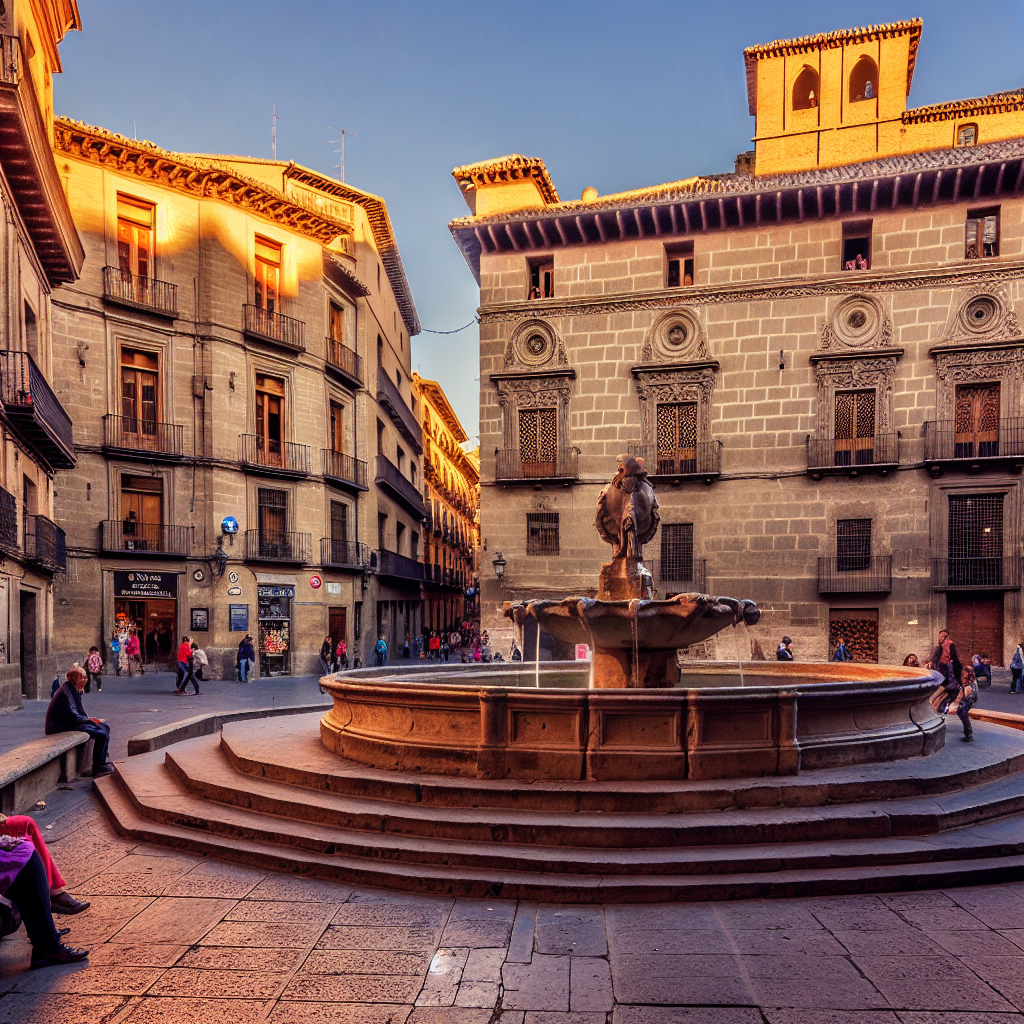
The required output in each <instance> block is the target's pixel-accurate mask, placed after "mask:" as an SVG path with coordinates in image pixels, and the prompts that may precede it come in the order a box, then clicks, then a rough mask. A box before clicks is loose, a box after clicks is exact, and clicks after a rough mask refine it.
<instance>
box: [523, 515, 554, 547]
mask: <svg viewBox="0 0 1024 1024" xmlns="http://www.w3.org/2000/svg"><path fill="white" fill-rule="evenodd" d="M526 553H527V554H528V555H557V554H558V513H557V512H527V513H526Z"/></svg>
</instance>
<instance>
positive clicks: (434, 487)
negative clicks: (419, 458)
mask: <svg viewBox="0 0 1024 1024" xmlns="http://www.w3.org/2000/svg"><path fill="white" fill-rule="evenodd" d="M412 380H413V391H414V392H415V394H416V395H417V396H418V397H419V406H420V414H421V417H422V421H423V500H424V502H425V504H426V508H427V522H426V542H425V544H424V548H423V564H424V578H425V581H426V607H425V609H424V624H425V626H426V628H427V629H436V630H438V631H441V630H446V631H447V630H452V629H455V628H457V627H458V626H459V625H460V624H461V623H462V622H463V621H465V619H466V618H467V617H469V616H471V615H472V614H473V612H474V611H475V608H476V604H475V600H474V598H475V596H476V579H475V572H476V564H477V547H478V531H479V521H480V517H479V513H480V460H479V453H478V452H477V453H476V457H475V458H474V452H472V451H471V452H467V451H466V450H465V448H464V447H463V446H464V445H465V444H466V442H467V441H468V440H469V438H468V437H467V435H466V432H465V430H463V428H462V424H461V423H460V422H459V418H458V416H456V415H455V411H454V410H453V409H452V407H451V405H450V404H449V402H448V399H447V397H446V396H445V393H444V390H443V389H442V388H441V385H440V384H438V383H437V381H433V380H424V379H423V378H422V377H421V376H420V375H419V374H418V373H413V375H412Z"/></svg>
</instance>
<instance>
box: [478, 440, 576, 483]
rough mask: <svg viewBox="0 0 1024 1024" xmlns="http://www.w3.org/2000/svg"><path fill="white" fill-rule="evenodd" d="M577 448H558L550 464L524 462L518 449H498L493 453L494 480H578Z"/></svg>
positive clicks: (512, 481)
mask: <svg viewBox="0 0 1024 1024" xmlns="http://www.w3.org/2000/svg"><path fill="white" fill-rule="evenodd" d="M579 476H580V450H579V448H559V449H558V451H557V452H556V453H555V458H554V459H553V460H551V461H550V462H536V461H524V460H523V458H522V456H521V455H520V454H519V449H518V448H499V449H495V452H494V479H495V481H497V482H498V483H541V482H543V481H546V480H547V481H555V480H561V481H569V480H578V479H579Z"/></svg>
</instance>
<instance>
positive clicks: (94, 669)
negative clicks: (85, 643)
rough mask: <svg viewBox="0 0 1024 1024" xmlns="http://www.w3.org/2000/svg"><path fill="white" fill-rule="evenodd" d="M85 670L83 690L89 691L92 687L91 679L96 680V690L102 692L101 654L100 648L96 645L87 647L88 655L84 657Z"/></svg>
mask: <svg viewBox="0 0 1024 1024" xmlns="http://www.w3.org/2000/svg"><path fill="white" fill-rule="evenodd" d="M85 671H86V683H85V692H86V693H89V692H90V690H91V689H92V686H91V684H92V681H93V680H94V679H95V680H96V692H97V693H102V692H103V677H102V675H100V673H101V672H102V671H103V655H102V654H100V649H99V648H98V647H96V646H93V647H90V648H89V657H88V658H86V659H85Z"/></svg>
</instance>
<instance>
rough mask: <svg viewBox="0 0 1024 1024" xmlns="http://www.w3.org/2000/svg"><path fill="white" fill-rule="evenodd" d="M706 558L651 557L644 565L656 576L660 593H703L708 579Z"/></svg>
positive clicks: (655, 579)
mask: <svg viewBox="0 0 1024 1024" xmlns="http://www.w3.org/2000/svg"><path fill="white" fill-rule="evenodd" d="M707 564H708V563H707V559H706V558H671V559H669V558H651V559H647V558H645V559H644V565H646V566H647V568H648V569H649V570H650V573H651V576H652V577H653V578H654V586H655V588H656V589H657V590H658V592H659V595H660V596H661V597H664V596H665V595H666V594H667V593H671V594H703V593H704V588H705V586H706V583H705V580H706V579H707Z"/></svg>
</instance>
